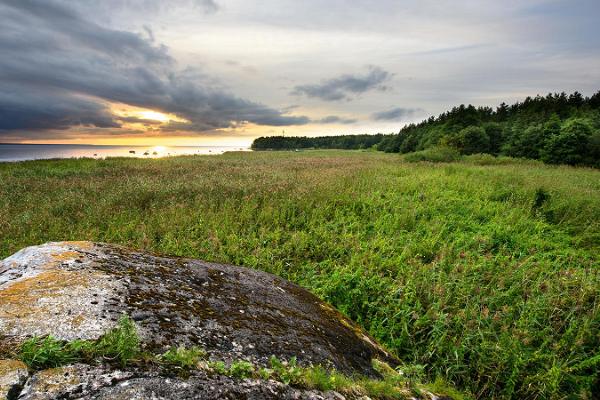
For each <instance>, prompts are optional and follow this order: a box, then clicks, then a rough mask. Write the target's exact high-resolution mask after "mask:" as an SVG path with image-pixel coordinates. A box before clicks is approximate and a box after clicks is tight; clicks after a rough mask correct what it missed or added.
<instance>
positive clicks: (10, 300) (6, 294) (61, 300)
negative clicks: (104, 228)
mask: <svg viewBox="0 0 600 400" xmlns="http://www.w3.org/2000/svg"><path fill="white" fill-rule="evenodd" d="M94 275H96V274H90V273H85V272H79V271H66V270H61V269H57V268H54V269H50V270H46V271H42V272H40V273H39V274H37V275H35V276H32V277H29V278H25V279H21V280H17V281H15V282H14V283H12V284H10V285H9V286H6V287H5V288H3V289H2V290H0V333H3V334H10V333H11V330H12V329H13V328H19V326H20V325H28V324H31V325H42V324H44V323H45V322H46V321H45V320H46V319H52V318H56V317H55V315H57V313H60V314H61V317H60V318H61V319H62V321H61V323H62V324H64V325H66V324H70V325H71V326H73V327H77V326H79V325H81V324H82V322H83V321H84V316H83V315H82V313H85V310H70V309H69V310H66V308H67V307H68V306H67V304H68V300H69V297H71V296H73V295H74V294H75V293H77V292H80V291H81V290H82V289H84V290H85V289H87V288H89V286H90V281H91V280H93V278H94ZM98 275H100V274H98ZM62 311H66V312H62Z"/></svg>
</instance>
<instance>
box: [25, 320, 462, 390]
mask: <svg viewBox="0 0 600 400" xmlns="http://www.w3.org/2000/svg"><path fill="white" fill-rule="evenodd" d="M139 344H140V342H139V338H138V336H137V331H136V328H135V325H134V323H133V322H132V321H131V320H130V319H129V318H128V317H126V316H123V317H122V318H121V319H120V320H119V323H118V325H117V327H115V328H114V329H112V330H111V331H109V332H108V333H107V334H105V335H103V336H102V337H101V338H100V339H98V340H96V341H88V340H74V341H71V342H66V341H61V340H57V339H55V338H53V337H51V336H47V337H44V338H32V339H29V340H27V341H26V342H24V343H23V344H22V346H21V349H20V352H19V354H18V355H19V358H20V359H21V360H22V361H23V362H24V363H26V364H27V366H28V367H29V368H31V369H33V370H41V369H46V368H55V367H60V366H64V365H68V364H73V363H76V362H85V363H88V364H92V363H95V362H102V361H103V362H106V361H108V362H118V363H119V365H121V366H125V365H126V364H127V363H129V362H131V361H132V360H134V359H135V360H136V361H140V362H141V361H142V357H141V356H142V354H141V353H140V346H139ZM206 358H207V353H206V351H205V350H204V349H202V348H200V347H192V348H186V347H184V346H179V347H172V348H171V349H169V350H168V351H166V352H165V353H163V354H160V355H154V356H153V355H148V354H146V355H145V359H144V360H143V361H146V362H151V363H153V364H155V365H159V366H163V367H167V368H168V367H172V366H176V367H178V368H181V369H183V370H185V371H193V370H195V369H203V370H205V371H207V372H209V373H212V374H217V375H224V376H229V377H231V378H235V379H248V378H254V379H262V380H276V381H278V382H282V383H284V384H286V385H291V386H294V387H299V388H305V389H316V390H320V391H328V390H336V391H338V392H341V393H352V394H360V395H366V396H369V397H371V398H373V399H406V398H408V396H409V395H411V394H418V393H419V392H420V390H421V389H422V388H424V386H422V385H418V384H416V383H415V382H412V381H410V380H407V379H405V378H404V377H403V375H402V374H401V373H400V372H398V371H396V370H394V369H393V368H391V367H390V366H389V365H387V364H386V363H384V362H381V361H377V360H374V361H373V367H374V368H375V369H376V370H377V371H378V372H379V373H380V374H381V375H382V376H383V379H381V380H376V379H369V378H365V377H362V376H356V377H349V376H346V375H344V374H341V373H339V372H337V371H335V370H334V369H326V368H325V367H323V366H321V365H313V366H310V367H300V366H299V365H298V362H297V360H296V357H292V358H291V359H290V360H287V361H285V360H280V359H278V358H277V357H275V356H272V357H271V358H270V359H269V367H268V368H264V367H262V368H260V367H257V366H255V365H254V364H253V363H251V362H249V361H246V360H236V361H234V362H232V363H231V364H230V365H229V366H227V364H225V362H223V361H208V362H206V361H205V360H206ZM439 387H441V386H440V385H438V389H439ZM456 399H457V400H460V399H461V397H456Z"/></svg>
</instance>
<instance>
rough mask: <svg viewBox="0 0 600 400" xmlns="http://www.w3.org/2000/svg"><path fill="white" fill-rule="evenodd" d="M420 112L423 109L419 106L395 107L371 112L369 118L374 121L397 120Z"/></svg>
mask: <svg viewBox="0 0 600 400" xmlns="http://www.w3.org/2000/svg"><path fill="white" fill-rule="evenodd" d="M421 112H423V110H422V109H420V108H403V107H396V108H392V109H391V110H386V111H380V112H376V113H373V114H372V115H371V119H373V120H375V121H399V120H402V119H405V118H407V117H412V116H413V115H415V114H417V113H421Z"/></svg>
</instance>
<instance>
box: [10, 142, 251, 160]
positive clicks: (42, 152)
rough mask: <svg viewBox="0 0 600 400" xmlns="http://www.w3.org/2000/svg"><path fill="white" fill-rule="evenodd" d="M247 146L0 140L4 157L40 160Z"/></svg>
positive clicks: (219, 151)
mask: <svg viewBox="0 0 600 400" xmlns="http://www.w3.org/2000/svg"><path fill="white" fill-rule="evenodd" d="M240 150H248V149H247V148H243V147H239V146H238V147H233V146H221V147H215V146H155V147H153V146H95V145H81V144H0V162H1V161H23V160H38V159H44V158H72V157H75V158H79V157H91V158H105V157H139V158H158V157H169V156H178V155H191V154H222V153H224V152H226V151H240Z"/></svg>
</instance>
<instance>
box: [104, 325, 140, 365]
mask: <svg viewBox="0 0 600 400" xmlns="http://www.w3.org/2000/svg"><path fill="white" fill-rule="evenodd" d="M94 350H95V352H96V354H97V356H99V357H102V358H105V359H109V360H117V361H119V362H120V363H121V365H125V364H127V362H128V361H130V360H132V359H133V358H135V357H136V356H137V355H139V352H140V339H139V337H138V335H137V329H136V327H135V324H134V323H133V321H132V320H131V319H130V318H129V317H128V316H126V315H123V316H122V317H121V318H120V319H119V322H118V325H117V327H116V328H114V329H112V330H110V331H109V332H108V333H106V334H105V335H104V336H102V337H101V338H100V339H99V340H98V342H97V343H96V345H95V349H94Z"/></svg>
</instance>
